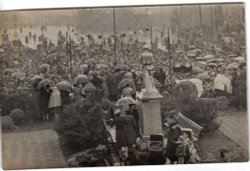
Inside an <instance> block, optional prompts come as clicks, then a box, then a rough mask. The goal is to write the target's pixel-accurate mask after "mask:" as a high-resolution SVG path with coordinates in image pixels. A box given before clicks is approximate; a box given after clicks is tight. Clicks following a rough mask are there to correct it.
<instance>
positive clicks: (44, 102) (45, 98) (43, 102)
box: [39, 85, 52, 120]
mask: <svg viewBox="0 0 250 171" xmlns="http://www.w3.org/2000/svg"><path fill="white" fill-rule="evenodd" d="M51 92H52V90H50V86H49V85H47V86H46V87H42V88H41V89H40V98H39V108H40V109H39V110H40V113H41V117H42V120H47V119H49V118H48V117H49V115H48V113H49V110H48V104H49V98H50V94H51Z"/></svg>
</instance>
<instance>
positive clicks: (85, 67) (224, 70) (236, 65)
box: [0, 29, 246, 163]
mask: <svg viewBox="0 0 250 171" xmlns="http://www.w3.org/2000/svg"><path fill="white" fill-rule="evenodd" d="M20 31H21V29H20ZM46 31H47V29H43V32H46ZM199 31H200V30H199ZM74 32H75V31H74V30H72V31H69V32H68V33H67V34H66V35H63V34H62V31H60V30H58V34H57V39H58V40H57V43H53V42H52V41H50V40H49V37H45V36H44V34H43V33H41V35H40V36H38V35H36V34H35V33H32V30H31V31H30V32H29V34H28V35H26V36H25V42H22V41H21V40H20V39H16V40H10V39H9V36H8V30H5V31H4V32H3V33H2V40H3V44H2V45H1V51H0V57H1V58H0V65H1V68H2V69H1V72H2V74H1V79H2V81H1V92H4V93H6V94H12V93H19V92H23V91H32V88H34V89H36V91H38V92H39V112H40V119H41V120H47V119H51V118H58V117H59V116H58V115H59V113H60V109H61V106H63V105H64V104H67V103H69V101H70V99H73V100H74V101H75V102H76V103H82V102H83V101H84V100H86V98H88V99H91V95H90V96H89V94H88V91H95V92H96V96H94V97H93V98H98V99H108V100H110V101H112V102H114V103H115V102H116V101H117V100H119V99H120V98H121V97H128V98H131V99H134V100H136V94H137V93H138V92H140V91H141V90H142V89H143V88H144V85H143V74H142V73H143V69H142V66H141V62H142V61H141V54H142V53H144V52H145V51H147V52H148V53H151V54H152V56H153V59H154V69H153V73H152V76H153V77H154V83H155V86H156V87H157V89H158V90H159V92H160V93H161V94H163V95H169V94H171V90H172V88H173V86H174V85H175V84H177V83H179V82H182V81H184V80H189V81H191V82H193V83H194V84H195V85H196V87H197V91H198V97H204V98H209V97H217V96H226V97H227V98H228V99H230V101H231V103H232V104H234V105H235V106H236V107H237V108H238V109H241V108H246V54H245V47H244V45H245V42H244V33H242V32H238V33H236V32H225V31H223V32H222V33H224V34H225V35H223V34H222V33H221V35H220V36H219V37H217V40H213V41H206V40H203V39H202V38H203V37H202V35H203V34H204V35H206V33H205V32H204V33H202V34H200V32H199V34H198V35H195V34H194V36H196V38H197V39H194V40H193V41H192V44H191V38H192V37H190V36H183V37H180V38H179V40H178V41H177V42H176V43H174V44H171V45H170V46H169V44H168V43H170V42H169V41H167V40H168V37H167V36H166V35H164V34H163V36H162V37H161V38H158V39H155V40H154V41H153V43H152V46H151V47H150V46H148V44H146V43H145V42H143V41H141V40H138V39H136V38H135V37H136V36H133V35H126V34H122V35H121V36H119V37H117V39H116V51H115V50H114V42H113V39H114V36H113V35H109V36H104V35H99V36H98V37H97V38H95V37H94V36H93V35H91V34H88V35H86V36H85V37H83V36H79V37H78V41H75V40H73V39H71V36H70V34H75V33H74ZM194 33H195V31H194ZM188 34H191V33H188ZM229 35H230V36H229ZM37 36H38V40H37V39H36V37H37ZM206 36H207V35H206ZM30 39H32V40H33V41H38V42H39V43H37V47H36V48H35V49H32V48H29V47H28V46H26V44H28V42H29V40H30ZM168 47H171V49H168ZM114 53H115V54H114ZM232 99H233V100H232ZM92 100H93V101H95V100H96V99H92ZM133 106H134V104H133V103H131V104H129V109H128V110H127V111H126V113H127V114H126V117H121V116H120V115H121V113H122V112H121V111H119V109H116V110H115V111H114V112H113V115H114V116H112V117H111V118H113V121H114V124H115V125H116V135H117V137H118V144H120V147H124V146H126V147H131V146H132V145H134V144H135V143H136V137H138V134H139V126H138V120H139V118H138V113H137V111H136V110H135V109H134V108H133ZM124 125H126V131H125V132H124V130H123V129H124V128H123V126H124ZM175 125H176V124H172V125H171V128H173V130H175V128H174V127H175ZM120 127H122V129H120ZM121 130H122V132H121ZM172 133H173V135H170V137H171V136H172V138H173V141H175V142H177V141H178V142H179V144H183V142H184V141H185V138H183V136H180V132H178V130H175V131H173V132H172ZM170 134H171V133H170ZM124 135H128V136H127V138H126V136H124ZM119 137H121V138H119ZM169 144H170V146H171V141H170V143H169ZM184 144H188V142H186V141H185V142H184ZM173 145H174V146H176V143H173ZM179 148H180V150H179V149H178V148H177V147H175V148H174V149H175V150H176V152H175V154H174V157H176V156H179V158H178V160H179V162H180V163H183V162H184V159H183V156H184V154H183V148H184V147H179ZM171 149H173V148H171ZM184 151H185V149H184ZM169 157H170V159H171V156H169ZM173 161H175V159H173Z"/></svg>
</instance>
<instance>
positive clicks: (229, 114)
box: [218, 110, 249, 150]
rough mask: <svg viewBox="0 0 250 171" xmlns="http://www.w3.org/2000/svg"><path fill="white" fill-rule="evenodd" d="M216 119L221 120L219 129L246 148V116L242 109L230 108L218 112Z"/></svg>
mask: <svg viewBox="0 0 250 171" xmlns="http://www.w3.org/2000/svg"><path fill="white" fill-rule="evenodd" d="M218 120H219V121H220V122H221V125H220V128H219V130H220V131H221V132H223V134H225V135H226V136H227V137H229V138H230V139H231V140H233V141H234V142H236V143H237V144H238V145H240V146H241V147H242V148H244V149H245V150H248V136H249V134H248V117H247V113H246V112H245V111H244V112H243V111H237V110H230V111H223V112H219V117H218Z"/></svg>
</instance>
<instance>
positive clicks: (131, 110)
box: [126, 103, 139, 135]
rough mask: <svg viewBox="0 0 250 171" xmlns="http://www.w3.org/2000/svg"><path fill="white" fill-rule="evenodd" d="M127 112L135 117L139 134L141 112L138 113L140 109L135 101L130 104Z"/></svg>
mask: <svg viewBox="0 0 250 171" xmlns="http://www.w3.org/2000/svg"><path fill="white" fill-rule="evenodd" d="M126 114H127V115H131V116H133V117H134V119H135V121H136V130H137V134H138V135H139V114H138V111H137V109H136V104H135V103H131V104H129V109H128V111H126Z"/></svg>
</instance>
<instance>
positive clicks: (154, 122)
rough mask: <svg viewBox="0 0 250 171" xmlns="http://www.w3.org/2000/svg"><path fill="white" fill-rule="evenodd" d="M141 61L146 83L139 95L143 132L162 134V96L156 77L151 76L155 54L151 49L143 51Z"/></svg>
mask: <svg viewBox="0 0 250 171" xmlns="http://www.w3.org/2000/svg"><path fill="white" fill-rule="evenodd" d="M141 62H142V68H143V83H144V85H145V89H144V90H142V92H141V93H140V94H139V96H138V98H139V110H140V128H141V133H142V134H143V136H150V135H153V134H162V133H163V131H162V120H161V99H162V96H161V95H160V93H159V92H158V90H157V89H156V87H155V84H154V78H153V77H152V76H151V72H152V70H153V68H154V66H153V62H154V58H153V54H152V53H151V52H149V51H146V52H144V53H142V54H141Z"/></svg>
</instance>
